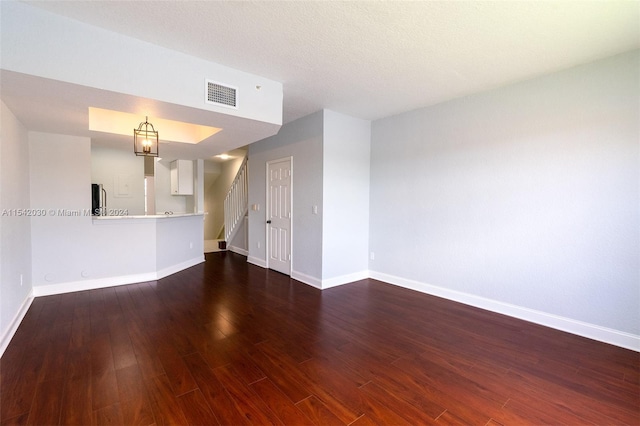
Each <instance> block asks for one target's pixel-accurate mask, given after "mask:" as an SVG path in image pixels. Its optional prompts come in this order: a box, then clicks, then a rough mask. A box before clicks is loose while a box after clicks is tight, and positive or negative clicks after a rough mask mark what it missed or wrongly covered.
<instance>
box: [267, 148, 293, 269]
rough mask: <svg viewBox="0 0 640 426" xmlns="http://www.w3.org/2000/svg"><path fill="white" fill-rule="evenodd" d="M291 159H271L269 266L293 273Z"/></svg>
mask: <svg viewBox="0 0 640 426" xmlns="http://www.w3.org/2000/svg"><path fill="white" fill-rule="evenodd" d="M291 163H292V159H291V158H290V157H289V158H285V159H282V160H277V161H270V162H268V163H267V261H268V263H269V265H268V266H269V268H270V269H273V270H276V271H278V272H282V273H283V274H287V275H291V197H292V196H291V192H292V191H291V190H292V185H291Z"/></svg>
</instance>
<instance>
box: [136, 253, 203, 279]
mask: <svg viewBox="0 0 640 426" xmlns="http://www.w3.org/2000/svg"><path fill="white" fill-rule="evenodd" d="M202 262H204V254H203V255H200V256H198V257H194V258H193V259H189V260H185V261H184V262H180V263H176V264H175V265H171V266H168V267H166V268H163V269H160V270H159V271H158V272H156V277H155V278H154V279H156V280H159V279H162V278H164V277H168V276H169V275H171V274H175V273H176V272H180V271H183V270H185V269H187V268H191V267H192V266H196V265H197V264H199V263H202ZM138 282H141V281H138Z"/></svg>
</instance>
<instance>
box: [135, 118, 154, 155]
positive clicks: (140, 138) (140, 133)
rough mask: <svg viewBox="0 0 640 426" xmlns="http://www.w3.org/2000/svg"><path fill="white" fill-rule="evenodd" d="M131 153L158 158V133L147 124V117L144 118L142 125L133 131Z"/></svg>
mask: <svg viewBox="0 0 640 426" xmlns="http://www.w3.org/2000/svg"><path fill="white" fill-rule="evenodd" d="M133 152H135V153H136V155H142V156H147V157H157V156H158V132H156V129H154V128H153V124H151V123H149V117H145V118H144V123H140V125H139V126H138V128H137V129H133Z"/></svg>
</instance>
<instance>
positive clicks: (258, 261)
mask: <svg viewBox="0 0 640 426" xmlns="http://www.w3.org/2000/svg"><path fill="white" fill-rule="evenodd" d="M247 262H248V263H251V264H252V265H256V266H259V267H261V268H266V267H267V261H266V260H263V259H260V258H259V257H253V256H247Z"/></svg>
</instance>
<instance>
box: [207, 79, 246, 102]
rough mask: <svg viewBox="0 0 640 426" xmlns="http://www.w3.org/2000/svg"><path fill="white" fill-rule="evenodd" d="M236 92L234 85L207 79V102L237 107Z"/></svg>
mask: <svg viewBox="0 0 640 426" xmlns="http://www.w3.org/2000/svg"><path fill="white" fill-rule="evenodd" d="M237 92H238V90H237V89H236V88H235V87H231V86H225V85H224V84H220V83H217V82H215V81H210V80H207V98H206V99H207V103H210V104H216V105H223V106H226V107H231V108H237V107H238V103H237V97H236V95H237Z"/></svg>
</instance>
